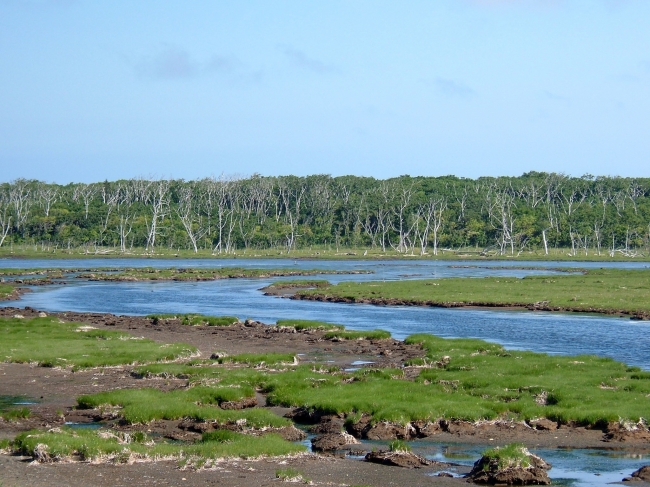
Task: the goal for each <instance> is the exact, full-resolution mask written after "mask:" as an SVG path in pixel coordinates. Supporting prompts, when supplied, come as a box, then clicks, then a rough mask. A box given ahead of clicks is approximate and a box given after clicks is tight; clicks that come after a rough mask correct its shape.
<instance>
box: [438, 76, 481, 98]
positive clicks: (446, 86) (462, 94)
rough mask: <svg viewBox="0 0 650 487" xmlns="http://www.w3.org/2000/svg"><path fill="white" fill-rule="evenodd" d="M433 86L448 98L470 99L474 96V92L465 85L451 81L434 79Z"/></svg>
mask: <svg viewBox="0 0 650 487" xmlns="http://www.w3.org/2000/svg"><path fill="white" fill-rule="evenodd" d="M433 86H435V88H436V89H437V90H438V92H440V93H442V94H443V95H445V96H449V97H458V98H470V97H472V96H474V95H476V91H474V90H473V89H472V88H470V87H469V86H467V85H466V84H465V83H462V82H460V81H456V80H452V79H445V78H436V79H434V80H433Z"/></svg>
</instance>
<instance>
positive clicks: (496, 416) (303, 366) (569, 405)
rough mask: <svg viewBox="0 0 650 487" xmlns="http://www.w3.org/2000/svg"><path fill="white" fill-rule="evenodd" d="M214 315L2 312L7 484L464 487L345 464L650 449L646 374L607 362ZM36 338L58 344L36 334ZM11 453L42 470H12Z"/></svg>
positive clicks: (430, 472) (428, 476) (432, 475)
mask: <svg viewBox="0 0 650 487" xmlns="http://www.w3.org/2000/svg"><path fill="white" fill-rule="evenodd" d="M43 315H46V316H43ZM210 318H211V317H205V319H194V320H185V319H184V316H182V315H178V316H164V317H161V316H149V317H133V316H115V315H110V314H97V313H93V314H84V313H43V312H39V311H36V310H33V309H19V308H4V309H3V310H2V318H1V324H0V334H2V335H3V336H2V340H0V344H2V345H0V353H1V354H2V356H3V357H4V363H3V364H2V365H0V367H1V368H2V374H3V381H2V383H1V385H0V395H7V396H9V395H11V396H12V397H20V398H23V400H22V401H15V402H30V401H26V400H25V398H32V399H33V403H34V404H29V405H20V406H19V405H18V404H15V405H9V406H4V411H3V415H4V419H3V420H2V421H0V437H1V438H2V440H1V441H2V442H3V443H2V447H3V449H4V452H5V453H7V454H8V455H4V456H2V457H0V458H1V459H0V461H1V462H2V465H3V475H4V476H5V477H4V478H3V481H10V480H11V479H12V478H19V477H21V476H26V477H24V478H27V476H28V477H30V478H31V479H32V484H33V485H45V484H46V482H47V481H48V479H49V480H51V479H53V478H56V477H57V476H59V475H63V472H65V475H72V477H71V478H78V480H79V481H80V482H81V481H82V479H86V480H87V477H88V476H89V475H90V474H92V475H93V476H94V475H97V476H98V477H97V482H98V483H96V484H93V483H92V482H90V483H88V482H86V483H87V484H88V485H100V481H101V482H104V485H105V483H106V482H107V481H111V482H114V483H115V484H119V483H120V482H121V481H122V479H123V478H125V477H128V476H129V475H133V474H134V473H135V472H138V471H139V472H147V475H150V476H151V478H152V481H151V484H152V485H153V480H155V479H156V478H157V479H158V480H162V479H163V478H174V477H175V476H176V475H182V476H183V478H186V479H187V480H186V481H183V482H184V483H185V482H188V485H203V484H204V483H206V482H208V479H211V480H210V481H222V482H227V483H228V484H229V485H246V483H248V485H267V484H268V485H275V482H277V481H278V480H277V476H276V475H275V473H276V472H277V471H279V470H282V469H285V468H288V467H287V466H289V467H291V468H293V469H295V470H296V471H298V472H300V474H301V475H304V477H305V478H309V479H311V481H312V482H314V483H315V484H316V485H318V484H324V483H327V482H331V481H335V482H336V483H339V484H341V485H376V486H382V485H405V484H411V485H427V484H431V485H461V484H463V483H464V480H463V479H461V478H449V477H438V476H437V472H441V471H448V470H451V471H453V472H455V474H456V475H460V474H463V473H465V472H466V471H467V470H468V469H467V467H465V466H463V465H461V464H458V465H452V464H450V463H449V462H434V463H433V464H432V465H429V466H423V467H422V468H418V469H405V468H399V467H387V466H382V465H369V464H367V463H364V462H361V461H358V460H353V459H350V458H359V457H360V456H363V455H365V454H366V453H369V452H370V451H372V450H373V449H377V448H379V449H381V448H386V447H387V444H386V443H383V444H382V443H381V442H388V441H390V440H395V439H400V440H405V441H408V442H410V443H413V444H417V443H418V441H440V442H449V443H455V442H456V443H457V442H463V443H475V444H487V443H491V444H495V445H505V444H509V443H512V442H513V441H516V442H519V443H522V444H524V445H527V446H529V447H530V448H540V447H545V448H558V447H569V448H599V449H616V450H618V451H624V452H629V453H630V454H638V452H639V451H641V452H643V451H645V450H646V449H647V448H648V445H649V443H650V434H649V433H648V430H647V426H646V425H645V422H644V420H643V416H642V415H643V414H645V411H647V404H646V403H647V397H648V394H649V393H650V375H649V374H648V373H647V372H643V371H641V370H639V369H637V368H633V367H627V366H625V365H624V364H621V363H620V362H615V361H613V360H610V359H603V358H598V357H593V356H588V357H557V356H548V355H545V354H535V353H531V352H528V353H525V352H520V351H510V350H506V349H504V348H503V347H500V346H498V345H495V344H490V343H487V342H483V341H480V340H444V339H440V338H437V337H434V336H431V335H417V336H412V337H409V338H408V339H407V340H404V341H399V340H395V339H392V338H390V337H387V336H386V335H385V334H384V335H382V336H379V337H378V336H376V335H373V334H368V335H366V336H363V335H360V336H354V337H346V336H345V335H341V334H340V332H341V331H345V330H344V329H343V326H342V325H340V324H336V323H326V322H323V323H320V322H314V321H312V322H309V321H302V322H300V321H298V322H296V323H292V322H291V321H292V320H286V321H284V322H279V323H277V324H275V325H273V324H264V323H260V322H256V321H253V320H244V321H240V320H238V319H237V320H236V321H233V322H232V323H230V324H224V323H219V324H218V325H211V324H210V321H211V320H210ZM212 318H214V317H212ZM230 318H234V317H229V319H230ZM293 321H295V320H293ZM337 332H338V334H337ZM43 333H45V334H46V335H48V336H52V337H54V338H55V339H56V340H57V345H56V347H42V346H41V344H40V343H39V341H38V340H34V337H37V336H39V335H42V334H43ZM332 333H334V334H333V335H332ZM111 342H114V343H119V344H120V345H123V346H122V347H121V348H122V349H123V353H122V355H120V356H119V357H118V356H115V354H114V353H113V352H112V349H111ZM89 347H90V348H89ZM138 347H139V348H138ZM136 348H137V350H136ZM129 351H130V352H131V353H129ZM48 353H49V355H48ZM91 357H92V361H90V358H91ZM102 357H111V360H110V363H107V362H103V361H102V360H103V359H102ZM576 372H579V373H576ZM578 401H579V402H580V404H578ZM24 408H26V409H27V410H28V413H24V414H23V413H21V414H20V415H18V414H14V415H12V414H11V413H10V412H11V411H16V410H24ZM79 425H94V426H97V428H85V429H83V428H79ZM326 434H347V435H350V436H351V437H354V438H355V442H354V443H351V444H349V445H347V446H344V447H337V448H336V449H334V450H332V451H329V452H326V453H325V454H315V453H310V452H309V451H308V450H309V446H310V443H309V440H310V439H314V438H315V437H314V435H320V436H322V435H326ZM307 435H309V436H307ZM306 438H307V440H306ZM356 442H359V443H356ZM376 442H380V444H379V445H378V444H377V443H376ZM382 445H383V446H382ZM25 457H27V458H29V459H32V461H35V462H37V464H38V468H37V469H33V468H32V469H30V467H27V466H26V464H25V463H24V462H20V461H18V460H19V459H21V458H25ZM151 463H155V464H156V465H160V466H161V468H160V470H158V472H159V473H158V474H152V472H153V471H152V469H151V468H150V467H149V465H150V464H151ZM71 465H76V467H75V468H74V469H73V468H72V467H71ZM325 465H329V467H324V466H325ZM107 467H111V468H107ZM136 467H137V468H139V470H137V468H136ZM134 468H135V469H136V470H134ZM386 469H389V470H386ZM232 472H237V479H238V480H233V475H232ZM382 472H390V473H382ZM99 474H101V477H99ZM11 476H14V477H11ZM75 476H77V477H75ZM169 476H171V477H169ZM5 479H6V480H5ZM238 482H239V483H238ZM369 482H371V483H369ZM7 485H11V484H10V483H7Z"/></svg>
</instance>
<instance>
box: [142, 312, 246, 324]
mask: <svg viewBox="0 0 650 487" xmlns="http://www.w3.org/2000/svg"><path fill="white" fill-rule="evenodd" d="M147 318H149V319H151V320H152V321H153V323H154V324H158V323H159V322H160V321H179V322H180V324H181V325H188V326H199V325H207V326H230V325H232V324H233V323H239V318H237V317H236V316H204V315H198V314H189V313H187V314H173V313H163V314H151V315H147Z"/></svg>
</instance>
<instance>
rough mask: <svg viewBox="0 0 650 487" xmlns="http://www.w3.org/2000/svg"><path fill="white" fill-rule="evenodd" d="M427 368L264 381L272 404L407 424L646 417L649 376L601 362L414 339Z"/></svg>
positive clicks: (310, 373) (599, 421)
mask: <svg viewBox="0 0 650 487" xmlns="http://www.w3.org/2000/svg"><path fill="white" fill-rule="evenodd" d="M406 342H407V343H418V344H421V345H422V346H423V347H424V349H425V350H426V354H427V357H426V363H427V365H425V366H424V367H423V368H422V369H421V371H420V374H419V375H418V377H417V378H416V379H415V380H412V381H410V380H406V379H404V374H403V371H402V370H400V369H362V370H359V371H356V372H354V373H351V374H346V373H340V372H339V373H331V372H328V371H324V370H316V369H310V368H308V367H304V366H302V367H298V368H297V369H296V370H295V371H293V372H291V373H289V372H286V373H280V374H269V375H268V377H267V378H266V379H264V380H263V381H262V383H263V387H264V388H265V389H266V390H267V391H268V396H267V401H268V402H269V403H270V404H276V405H283V406H304V407H307V408H312V409H316V410H319V411H322V412H324V413H331V414H338V413H346V414H351V413H352V414H356V415H358V414H360V413H365V414H369V415H370V416H372V419H373V421H382V420H386V421H393V422H397V423H402V424H404V423H407V422H409V421H415V420H436V419H438V418H445V419H459V420H467V421H478V420H494V419H516V420H522V419H534V418H540V417H546V418H549V419H552V420H556V421H559V422H562V423H566V422H569V421H575V422H577V423H580V424H585V425H604V424H605V423H607V422H611V421H619V420H620V419H621V418H624V419H626V420H629V421H632V422H638V421H640V420H641V418H646V417H647V416H648V405H649V403H648V397H650V377H649V376H650V374H646V373H644V372H642V371H640V370H639V369H638V368H635V367H627V366H625V365H624V364H622V363H620V362H616V361H614V360H611V359H608V358H601V357H596V356H574V357H566V356H549V355H546V354H540V353H532V352H521V351H508V350H505V349H504V348H503V347H501V346H499V345H495V344H491V343H488V342H484V341H481V340H472V339H457V340H448V339H442V338H439V337H434V336H432V335H414V336H411V337H409V338H408V339H407V340H406Z"/></svg>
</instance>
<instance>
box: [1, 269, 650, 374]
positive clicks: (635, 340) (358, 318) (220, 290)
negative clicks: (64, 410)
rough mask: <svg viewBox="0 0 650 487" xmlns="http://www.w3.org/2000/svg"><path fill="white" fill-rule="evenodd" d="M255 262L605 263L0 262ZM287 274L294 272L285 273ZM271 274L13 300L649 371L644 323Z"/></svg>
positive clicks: (436, 272)
mask: <svg viewBox="0 0 650 487" xmlns="http://www.w3.org/2000/svg"><path fill="white" fill-rule="evenodd" d="M54 266H58V267H63V268H94V267H112V268H116V267H124V266H126V267H139V266H152V267H219V266H222V267H231V266H240V267H256V268H279V267H289V268H295V269H333V270H368V271H372V272H373V274H369V275H332V276H324V277H325V278H326V279H328V280H330V281H331V282H340V281H344V280H392V279H410V278H414V279H417V278H440V277H461V276H462V277H483V276H495V275H496V276H517V277H523V276H525V275H529V274H539V273H544V272H546V273H551V272H554V271H553V270H548V271H540V270H530V269H520V268H519V267H528V266H530V267H546V268H549V269H552V268H554V267H569V268H570V267H604V266H605V265H604V264H602V263H597V264H595V263H583V262H580V263H567V262H561V263H559V262H544V263H539V262H481V263H476V262H475V261H472V262H462V261H460V262H458V261H456V262H451V263H450V262H439V261H437V262H431V261H429V262H427V261H414V262H402V261H399V262H398V261H390V262H358V261H293V260H271V259H267V260H252V259H248V260H244V259H231V260H210V259H200V260H191V261H190V260H160V259H137V260H130V259H90V260H65V261H47V260H42V261H16V260H0V267H14V268H21V267H32V268H34V267H54ZM607 266H608V267H627V268H645V267H648V264H647V263H611V264H607ZM292 279H295V278H292ZM275 280H277V279H232V280H220V281H210V282H138V283H127V282H124V283H110V282H88V281H81V280H71V283H70V284H68V285H67V286H48V287H36V288H34V292H32V293H28V294H26V295H24V296H23V298H22V299H21V301H20V302H13V303H12V302H5V303H2V305H4V306H12V305H13V306H16V305H17V303H19V304H18V305H19V306H32V307H34V308H36V309H41V310H45V311H87V312H108V313H115V314H132V315H138V314H149V313H166V312H193V313H202V314H211V315H234V316H238V317H239V318H241V319H245V318H253V319H257V320H260V321H263V322H266V323H274V322H275V321H276V320H278V319H282V318H303V319H315V320H323V321H332V322H335V323H342V324H344V325H346V326H347V327H349V328H351V329H360V330H365V329H374V328H382V329H385V330H388V331H390V332H391V333H392V334H393V336H394V337H396V338H400V339H401V338H404V337H406V336H408V335H410V334H413V333H433V334H435V335H439V336H443V337H473V338H481V339H484V340H490V341H494V342H497V343H500V344H502V345H504V346H506V347H507V348H512V349H525V350H533V351H537V352H546V353H551V354H570V355H574V354H596V355H601V356H607V357H611V358H614V359H616V360H621V361H623V362H625V363H628V364H630V365H637V366H639V367H642V368H644V369H648V370H650V338H648V330H649V328H650V324H649V323H648V322H638V321H631V320H629V319H626V318H612V317H605V316H600V315H584V314H560V313H544V312H526V311H503V310H501V311H498V310H474V309H441V308H418V307H378V306H370V305H361V304H354V305H350V304H339V303H319V302H310V301H294V300H290V299H284V298H278V297H269V296H264V295H263V293H261V292H260V291H259V289H260V288H261V287H263V286H265V285H267V284H269V283H271V282H273V281H275Z"/></svg>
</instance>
